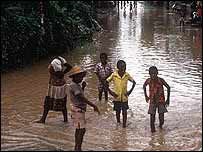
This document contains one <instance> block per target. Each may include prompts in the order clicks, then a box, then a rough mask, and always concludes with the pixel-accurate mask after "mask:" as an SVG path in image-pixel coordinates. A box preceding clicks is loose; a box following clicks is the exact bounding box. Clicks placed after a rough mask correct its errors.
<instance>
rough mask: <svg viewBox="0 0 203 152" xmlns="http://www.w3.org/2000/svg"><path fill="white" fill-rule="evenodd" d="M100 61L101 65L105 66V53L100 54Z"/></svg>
mask: <svg viewBox="0 0 203 152" xmlns="http://www.w3.org/2000/svg"><path fill="white" fill-rule="evenodd" d="M100 60H101V63H102V64H106V61H107V54H106V53H101V54H100Z"/></svg>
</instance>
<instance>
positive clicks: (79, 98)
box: [77, 94, 100, 115]
mask: <svg viewBox="0 0 203 152" xmlns="http://www.w3.org/2000/svg"><path fill="white" fill-rule="evenodd" d="M77 98H78V100H82V101H84V102H85V103H87V104H88V105H89V106H91V107H93V108H94V111H96V112H98V114H99V115H100V111H99V109H98V107H97V106H96V105H95V104H93V103H92V102H90V101H89V100H88V99H87V98H85V97H84V96H83V95H81V94H78V95H77Z"/></svg>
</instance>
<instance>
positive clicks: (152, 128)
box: [150, 114, 156, 132]
mask: <svg viewBox="0 0 203 152" xmlns="http://www.w3.org/2000/svg"><path fill="white" fill-rule="evenodd" d="M154 123H155V114H150V127H151V132H155V131H156V130H155V126H154Z"/></svg>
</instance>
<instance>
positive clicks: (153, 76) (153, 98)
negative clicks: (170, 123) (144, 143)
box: [143, 66, 170, 133]
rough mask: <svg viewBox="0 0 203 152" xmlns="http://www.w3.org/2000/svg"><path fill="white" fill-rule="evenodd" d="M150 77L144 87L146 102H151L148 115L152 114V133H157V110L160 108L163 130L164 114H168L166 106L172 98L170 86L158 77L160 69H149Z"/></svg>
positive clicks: (160, 125)
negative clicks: (147, 88) (165, 92)
mask: <svg viewBox="0 0 203 152" xmlns="http://www.w3.org/2000/svg"><path fill="white" fill-rule="evenodd" d="M149 75H150V78H148V79H147V80H146V81H145V82H144V85H143V89H144V95H145V99H146V102H147V103H148V101H149V110H148V114H150V127H151V132H152V133H153V132H155V131H156V130H155V126H154V123H155V115H156V109H157V108H158V113H159V127H160V128H161V129H162V126H163V124H164V113H165V112H168V111H167V109H166V107H165V106H166V105H169V98H170V86H169V85H168V84H167V83H166V81H165V80H164V79H162V78H160V77H158V76H157V75H158V69H157V68H156V67H155V66H152V67H150V68H149ZM147 85H149V96H148V95H147V91H146V86H147ZM163 86H165V87H166V88H167V94H168V95H167V99H166V101H165V96H164V88H163Z"/></svg>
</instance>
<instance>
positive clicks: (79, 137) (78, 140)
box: [75, 128, 86, 151]
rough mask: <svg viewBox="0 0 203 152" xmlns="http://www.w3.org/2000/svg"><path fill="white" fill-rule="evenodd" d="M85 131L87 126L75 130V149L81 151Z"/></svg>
mask: <svg viewBox="0 0 203 152" xmlns="http://www.w3.org/2000/svg"><path fill="white" fill-rule="evenodd" d="M85 131H86V129H85V128H83V129H76V130H75V151H81V146H82V142H83V137H84V134H85Z"/></svg>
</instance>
